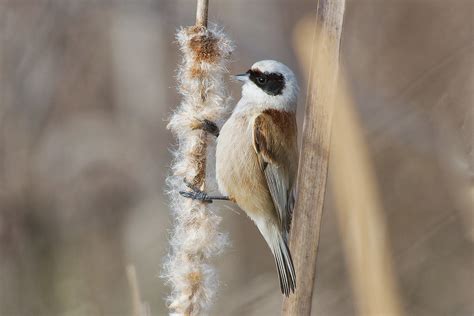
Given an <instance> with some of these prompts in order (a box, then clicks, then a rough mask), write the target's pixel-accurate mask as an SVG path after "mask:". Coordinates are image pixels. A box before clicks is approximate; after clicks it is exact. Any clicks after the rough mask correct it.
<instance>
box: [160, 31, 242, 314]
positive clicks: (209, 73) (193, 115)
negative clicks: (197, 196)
mask: <svg viewBox="0 0 474 316" xmlns="http://www.w3.org/2000/svg"><path fill="white" fill-rule="evenodd" d="M176 38H177V40H178V43H179V46H180V49H181V52H182V54H183V60H182V63H181V65H180V66H179V68H178V91H179V93H180V94H181V96H182V101H181V103H180V105H179V106H178V108H177V110H176V111H175V113H174V114H173V115H172V117H171V120H170V123H169V124H168V128H169V129H171V131H172V132H173V133H174V135H175V136H176V137H177V140H178V148H177V149H176V151H175V152H174V154H175V159H174V162H173V165H172V175H171V176H170V177H169V178H168V186H169V195H170V198H171V209H172V212H173V214H174V216H175V219H174V223H173V231H172V235H171V239H170V254H169V255H168V257H167V260H166V262H165V264H164V276H165V278H166V279H167V281H168V283H169V284H170V286H171V288H172V293H171V295H170V297H169V298H168V302H169V309H170V314H172V315H202V314H205V312H206V310H207V309H208V308H209V306H210V304H211V302H212V298H213V297H214V295H215V293H216V289H217V286H218V284H217V278H216V272H215V269H214V267H212V265H211V264H210V260H211V258H212V257H213V256H215V255H217V254H218V253H219V252H221V251H222V250H223V248H224V247H225V244H226V242H227V238H226V235H225V234H222V233H220V232H219V231H218V226H219V223H220V221H221V218H220V217H219V216H217V215H216V214H215V213H214V212H212V211H211V210H210V209H209V205H206V204H204V203H202V202H199V201H194V200H190V199H186V198H183V197H181V196H180V195H179V193H178V192H179V191H180V190H183V189H186V187H185V185H184V182H183V179H184V178H185V179H187V181H189V182H191V183H193V184H194V185H196V186H197V187H199V188H201V189H203V190H205V187H204V185H205V179H206V170H205V169H206V158H207V143H208V141H209V140H210V137H211V136H208V135H206V133H204V132H203V131H202V130H199V129H196V127H197V126H198V125H199V124H200V123H201V122H202V120H204V119H208V120H210V121H213V122H216V121H219V120H221V119H222V118H223V116H224V115H225V113H226V112H227V110H228V109H227V108H228V107H227V105H228V103H229V102H228V101H229V100H228V99H229V97H228V92H227V89H226V88H225V86H224V84H223V81H224V75H225V74H226V73H227V68H226V66H227V63H228V61H229V59H230V54H231V52H232V50H233V45H232V43H231V42H230V40H229V39H228V38H227V36H226V35H225V34H224V33H223V31H222V30H221V29H218V28H217V27H216V26H215V25H212V26H210V27H209V28H207V29H206V28H203V27H197V26H194V27H189V28H183V29H181V30H179V31H178V33H177V36H176Z"/></svg>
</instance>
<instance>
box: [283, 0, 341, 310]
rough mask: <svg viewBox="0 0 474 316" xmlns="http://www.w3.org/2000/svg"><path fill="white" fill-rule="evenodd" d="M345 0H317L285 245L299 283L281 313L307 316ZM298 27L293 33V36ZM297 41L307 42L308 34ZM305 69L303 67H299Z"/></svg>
mask: <svg viewBox="0 0 474 316" xmlns="http://www.w3.org/2000/svg"><path fill="white" fill-rule="evenodd" d="M344 6H345V0H318V4H317V14H316V21H317V23H315V24H313V26H316V29H315V33H314V34H315V35H314V38H313V41H312V56H311V60H312V65H311V67H309V69H310V75H309V79H310V80H309V87H308V96H307V103H306V108H305V118H304V125H303V142H302V149H301V154H300V161H299V169H298V175H299V176H298V182H297V190H298V197H297V201H296V207H295V211H294V218H293V223H292V227H291V240H290V249H291V252H292V254H293V261H294V263H295V270H296V279H297V280H298V286H297V287H296V291H295V294H294V295H291V296H290V297H289V298H287V299H284V301H283V315H301V316H305V315H310V314H311V303H312V296H313V285H314V279H315V275H316V258H317V250H318V245H319V233H320V226H321V217H322V211H323V205H324V195H325V191H326V178H327V169H328V160H329V147H330V139H331V123H332V122H331V121H332V113H333V103H334V94H335V90H336V84H337V75H338V69H339V43H340V38H341V31H342V21H343V17H344ZM298 34H299V32H298V29H297V30H296V36H298ZM300 41H304V42H311V41H310V40H309V39H308V37H305V38H304V39H299V41H298V42H297V44H301V42H300ZM304 69H306V68H304Z"/></svg>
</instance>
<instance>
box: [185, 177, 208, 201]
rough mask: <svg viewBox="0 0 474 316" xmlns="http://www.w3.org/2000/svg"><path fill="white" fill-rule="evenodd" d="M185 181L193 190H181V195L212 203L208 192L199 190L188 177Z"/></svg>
mask: <svg viewBox="0 0 474 316" xmlns="http://www.w3.org/2000/svg"><path fill="white" fill-rule="evenodd" d="M184 183H185V184H186V186H187V187H188V188H190V189H191V190H192V191H179V194H181V196H183V197H185V198H188V199H192V200H198V201H202V202H205V203H212V200H211V199H210V198H209V197H208V195H207V193H205V192H203V191H201V190H199V189H198V188H196V187H195V186H194V185H193V184H191V183H190V182H188V181H187V180H186V179H184Z"/></svg>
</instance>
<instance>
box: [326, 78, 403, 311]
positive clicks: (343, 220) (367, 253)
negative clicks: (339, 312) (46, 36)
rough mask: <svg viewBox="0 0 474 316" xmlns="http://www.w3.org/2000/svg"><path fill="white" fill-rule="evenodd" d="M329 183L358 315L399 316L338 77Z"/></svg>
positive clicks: (373, 195)
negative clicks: (332, 192) (331, 187)
mask: <svg viewBox="0 0 474 316" xmlns="http://www.w3.org/2000/svg"><path fill="white" fill-rule="evenodd" d="M336 104H337V109H336V113H335V115H334V131H333V146H332V148H331V150H332V157H331V167H332V169H331V173H330V177H331V185H332V186H333V188H334V190H333V191H334V200H335V202H336V203H335V204H336V209H337V215H338V216H337V217H338V222H339V231H340V234H341V237H342V238H341V239H342V242H343V245H344V250H345V256H346V257H347V263H348V268H349V273H350V276H351V280H352V287H353V292H354V297H355V300H356V306H357V309H358V310H359V315H368V316H372V315H373V316H376V315H387V316H397V315H401V314H402V312H401V307H400V298H399V295H398V291H397V285H396V281H395V276H394V273H393V268H392V256H391V252H390V250H389V249H390V246H389V242H388V237H387V230H386V224H385V219H384V217H383V212H382V209H383V208H382V205H381V202H380V201H379V198H378V192H377V185H376V181H375V174H374V171H373V168H372V165H371V162H370V159H369V151H368V148H367V145H366V144H365V140H364V136H363V132H362V128H361V126H360V124H359V120H358V118H357V115H356V113H355V110H354V106H353V104H352V100H351V98H350V96H349V94H348V90H347V88H346V85H345V83H344V80H343V78H342V76H341V80H340V84H339V89H338V98H337V101H336Z"/></svg>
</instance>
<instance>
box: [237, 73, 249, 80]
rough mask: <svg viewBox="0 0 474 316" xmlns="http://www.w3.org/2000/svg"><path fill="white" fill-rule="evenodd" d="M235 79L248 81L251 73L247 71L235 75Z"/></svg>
mask: <svg viewBox="0 0 474 316" xmlns="http://www.w3.org/2000/svg"><path fill="white" fill-rule="evenodd" d="M234 79H235V80H238V81H241V82H247V80H248V79H249V74H248V73H245V74H239V75H235V76H234Z"/></svg>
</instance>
